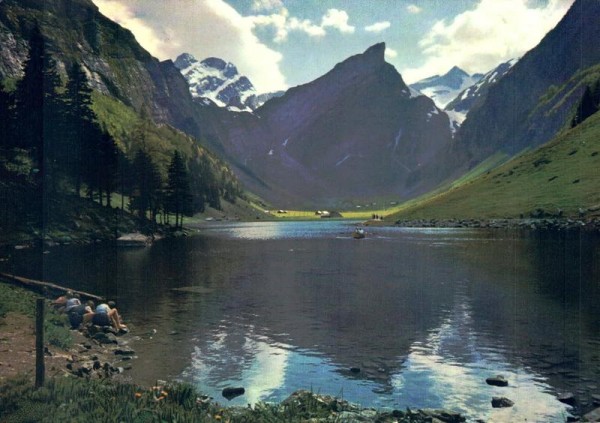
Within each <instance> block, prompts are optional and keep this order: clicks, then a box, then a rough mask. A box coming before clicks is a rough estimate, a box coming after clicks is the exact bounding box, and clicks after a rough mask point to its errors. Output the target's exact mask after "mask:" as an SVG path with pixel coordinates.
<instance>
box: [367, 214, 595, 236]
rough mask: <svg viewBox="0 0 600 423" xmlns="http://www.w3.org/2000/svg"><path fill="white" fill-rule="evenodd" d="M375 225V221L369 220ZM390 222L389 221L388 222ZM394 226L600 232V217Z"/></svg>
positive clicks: (414, 222) (418, 221)
mask: <svg viewBox="0 0 600 423" xmlns="http://www.w3.org/2000/svg"><path fill="white" fill-rule="evenodd" d="M368 224H369V225H373V222H368ZM386 224H389V223H386ZM393 225H394V226H398V227H403V228H469V229H521V230H542V231H573V230H583V231H586V232H600V218H597V217H594V218H589V219H570V218H567V219H565V218H557V217H543V218H518V219H416V220H410V219H407V220H402V219H400V220H397V221H395V222H394V223H393Z"/></svg>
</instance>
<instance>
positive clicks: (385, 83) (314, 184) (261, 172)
mask: <svg viewBox="0 0 600 423" xmlns="http://www.w3.org/2000/svg"><path fill="white" fill-rule="evenodd" d="M384 52H385V44H383V43H380V44H376V45H374V46H372V47H370V48H369V49H367V50H366V51H365V52H364V53H362V54H357V55H355V56H352V57H350V58H348V59H346V60H345V61H343V62H341V63H338V64H337V65H336V66H335V67H334V68H333V69H332V70H331V71H330V72H328V73H327V74H325V75H323V76H321V77H320V78H318V79H316V80H315V81H312V82H310V83H308V84H304V85H300V86H298V87H294V88H291V89H290V90H288V91H287V92H286V93H285V94H284V95H283V96H282V97H279V98H274V99H272V100H270V101H268V102H267V103H265V104H264V105H263V106H262V107H260V108H258V109H257V110H256V111H255V113H254V115H249V114H233V115H232V114H226V113H224V112H220V113H219V112H214V111H212V112H207V113H205V114H203V116H204V118H203V119H204V121H205V122H211V123H212V124H211V125H210V127H209V128H208V129H207V134H208V135H207V138H208V139H210V140H211V141H212V142H213V145H214V148H215V149H217V150H219V151H222V153H223V154H225V155H226V157H228V158H229V160H230V161H231V162H233V163H236V166H237V167H238V169H239V173H238V174H240V176H241V177H242V179H243V181H244V182H245V184H246V186H248V187H250V188H251V190H253V191H254V192H257V193H259V194H260V195H262V196H263V197H264V198H266V199H267V200H271V201H276V200H280V201H282V202H283V203H284V204H293V203H294V202H295V203H296V204H298V202H299V201H301V202H304V203H311V204H324V203H328V204H331V203H339V202H340V201H344V200H347V199H353V198H372V197H376V196H390V197H393V198H396V199H398V198H403V197H406V196H412V195H417V194H419V193H422V192H425V191H426V190H427V189H430V188H432V187H433V186H435V184H436V183H437V181H436V180H434V179H427V180H426V179H420V178H418V177H417V174H418V170H419V168H420V167H421V166H423V165H424V164H426V163H429V162H430V161H431V159H432V158H433V157H435V156H436V153H437V152H438V151H440V149H442V148H443V147H445V146H447V145H448V143H449V142H450V141H451V139H452V133H451V128H450V122H449V120H448V117H447V115H446V114H444V113H443V112H441V110H440V109H439V108H438V107H437V106H436V105H435V104H434V103H433V101H432V100H431V99H429V98H428V97H426V96H422V95H419V96H414V94H413V93H412V92H411V90H410V89H409V87H408V86H407V85H406V84H405V83H404V81H403V80H402V77H401V76H400V74H399V73H398V72H397V71H396V69H395V68H394V67H393V66H392V65H390V64H388V63H386V62H385V60H384Z"/></svg>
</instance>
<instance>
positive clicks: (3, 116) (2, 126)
mask: <svg viewBox="0 0 600 423" xmlns="http://www.w3.org/2000/svg"><path fill="white" fill-rule="evenodd" d="M13 128H14V96H13V95H12V94H10V93H7V92H6V91H4V90H3V89H1V88H0V147H2V148H8V147H11V146H13V145H14V142H15V139H14V135H13Z"/></svg>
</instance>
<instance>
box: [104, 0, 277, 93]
mask: <svg viewBox="0 0 600 423" xmlns="http://www.w3.org/2000/svg"><path fill="white" fill-rule="evenodd" d="M94 3H95V4H96V5H97V6H98V7H99V8H100V11H101V12H102V13H103V14H105V15H106V16H108V17H109V18H111V19H113V20H115V21H117V22H118V23H119V24H120V25H122V26H124V27H126V28H128V29H130V30H131V31H132V32H133V33H134V35H135V37H136V39H137V40H138V42H139V43H140V44H141V45H142V46H143V47H144V48H145V49H147V50H148V51H149V52H150V53H151V54H152V55H154V56H156V57H158V58H159V59H167V58H171V59H174V58H175V57H176V56H178V55H179V54H180V53H183V52H188V53H191V54H193V55H194V56H196V57H198V58H199V59H203V58H206V57H210V56H216V57H220V58H222V59H224V60H227V61H231V62H233V63H234V64H235V65H236V66H237V67H238V69H239V70H240V72H241V73H243V74H245V75H247V76H248V77H249V78H250V80H251V81H252V83H253V84H254V85H255V86H256V88H257V90H258V91H272V90H277V89H284V88H286V87H287V83H286V81H285V77H284V75H283V73H282V72H281V70H280V67H279V64H280V62H281V60H282V58H283V57H282V55H281V53H279V52H277V51H275V50H273V49H271V48H269V47H268V46H266V45H265V44H263V43H261V42H260V40H259V39H258V38H257V37H256V35H255V34H254V33H253V29H254V24H253V22H252V21H251V20H248V19H247V18H245V17H243V16H241V15H240V14H239V13H238V12H237V11H236V10H235V9H234V8H233V7H231V6H230V5H228V4H227V3H226V2H225V1H224V0H196V1H193V2H192V1H186V2H185V5H184V4H183V2H181V3H179V2H165V1H164V0H143V1H142V0H135V1H133V0H94ZM262 3H263V4H266V3H270V4H275V3H276V2H274V1H270V2H266V1H264V0H263V1H262ZM224 52H226V54H224Z"/></svg>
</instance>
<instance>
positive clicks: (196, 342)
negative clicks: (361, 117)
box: [12, 221, 600, 421]
mask: <svg viewBox="0 0 600 423" xmlns="http://www.w3.org/2000/svg"><path fill="white" fill-rule="evenodd" d="M352 229H353V226H352V225H350V224H348V223H345V222H336V221H328V222H321V221H319V222H274V223H235V224H222V225H219V224H212V225H210V226H208V227H206V228H202V229H200V231H199V235H198V236H193V237H188V238H185V239H172V240H163V241H160V242H158V243H156V244H155V245H154V246H152V247H151V248H146V249H141V250H117V249H115V248H114V247H112V246H110V245H104V246H98V245H96V246H88V247H62V248H56V249H53V250H52V251H51V253H50V254H48V255H44V256H43V257H42V256H41V255H36V254H34V253H32V252H19V254H15V255H16V256H18V257H15V258H14V260H13V262H12V267H13V269H14V270H15V271H17V272H19V273H21V274H23V275H25V276H31V277H38V278H39V277H41V276H42V275H43V276H44V278H45V279H47V280H52V281H57V282H58V281H60V282H62V283H64V284H66V285H69V286H72V287H77V288H80V289H86V290H90V291H93V292H97V293H99V294H103V295H107V296H109V297H112V298H116V299H117V300H118V305H119V308H120V309H121V311H122V312H123V314H124V315H125V316H126V318H127V320H128V322H129V323H131V325H132V327H133V328H134V334H135V335H137V336H139V337H140V338H139V339H137V340H135V341H133V343H132V346H133V347H134V349H136V350H137V351H139V352H140V354H139V358H138V359H137V360H136V361H134V365H133V369H132V370H131V373H130V374H131V375H132V377H133V378H134V380H137V381H141V382H146V383H153V382H154V381H155V380H156V379H169V378H175V379H179V380H186V381H190V382H192V383H195V384H196V385H198V387H199V388H200V389H201V390H203V391H204V392H206V393H208V394H209V395H212V396H214V397H215V398H217V399H219V400H222V398H220V391H221V389H222V388H223V387H225V386H244V387H245V388H246V394H245V395H244V396H241V397H238V398H236V399H234V400H232V401H231V403H233V404H242V405H244V404H246V403H253V402H256V401H260V400H267V401H275V400H281V399H283V398H285V397H287V396H288V395H289V394H290V393H291V392H293V391H294V390H296V389H312V390H313V391H316V392H321V393H328V394H333V395H340V396H343V397H344V398H345V399H348V400H350V401H353V402H357V403H360V404H362V405H365V406H374V407H390V408H404V407H407V406H410V407H436V408H440V407H445V408H449V409H454V410H456V411H461V412H463V413H466V414H467V415H469V416H470V417H471V418H483V419H490V418H491V419H497V420H500V421H507V420H521V421H522V420H524V419H528V420H529V421H564V418H565V416H566V408H565V407H566V406H564V405H563V404H561V403H560V402H558V401H557V400H556V399H555V396H556V394H557V392H564V391H574V392H578V391H579V392H580V394H579V397H580V398H581V401H590V395H591V394H593V393H595V392H594V389H596V388H594V386H595V385H593V383H592V381H595V380H600V377H599V376H600V375H599V374H598V373H600V367H599V366H598V362H599V360H600V351H599V349H598V346H599V345H600V336H599V333H598V330H597V328H598V325H599V324H600V313H598V311H599V309H598V307H599V306H598V305H599V304H600V301H599V300H600V292H599V291H600V288H599V287H600V284H599V282H600V277H599V274H600V269H599V264H598V263H599V262H600V261H599V257H600V252H599V248H598V245H600V243H598V239H597V237H592V236H588V235H581V234H545V235H544V234H527V233H520V232H517V231H513V230H508V231H492V232H487V231H483V230H461V229H454V230H440V229H430V230H419V229H400V228H372V229H371V228H368V229H369V234H368V236H367V238H365V239H363V240H354V239H352V237H351V231H352ZM40 257H42V260H43V261H40ZM174 288H183V289H174ZM153 329H156V333H154V332H153V331H152V330H153ZM353 367H355V368H359V369H360V372H351V371H350V368H353ZM496 374H502V375H504V376H505V377H506V378H507V379H508V380H509V382H510V385H509V387H508V388H497V387H491V386H488V385H486V383H485V379H486V378H487V377H489V376H494V375H496ZM492 396H506V397H508V398H510V399H511V400H513V401H514V402H515V406H514V407H512V408H510V409H501V410H496V409H492V408H491V405H490V401H491V398H492ZM590 404H591V402H590Z"/></svg>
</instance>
